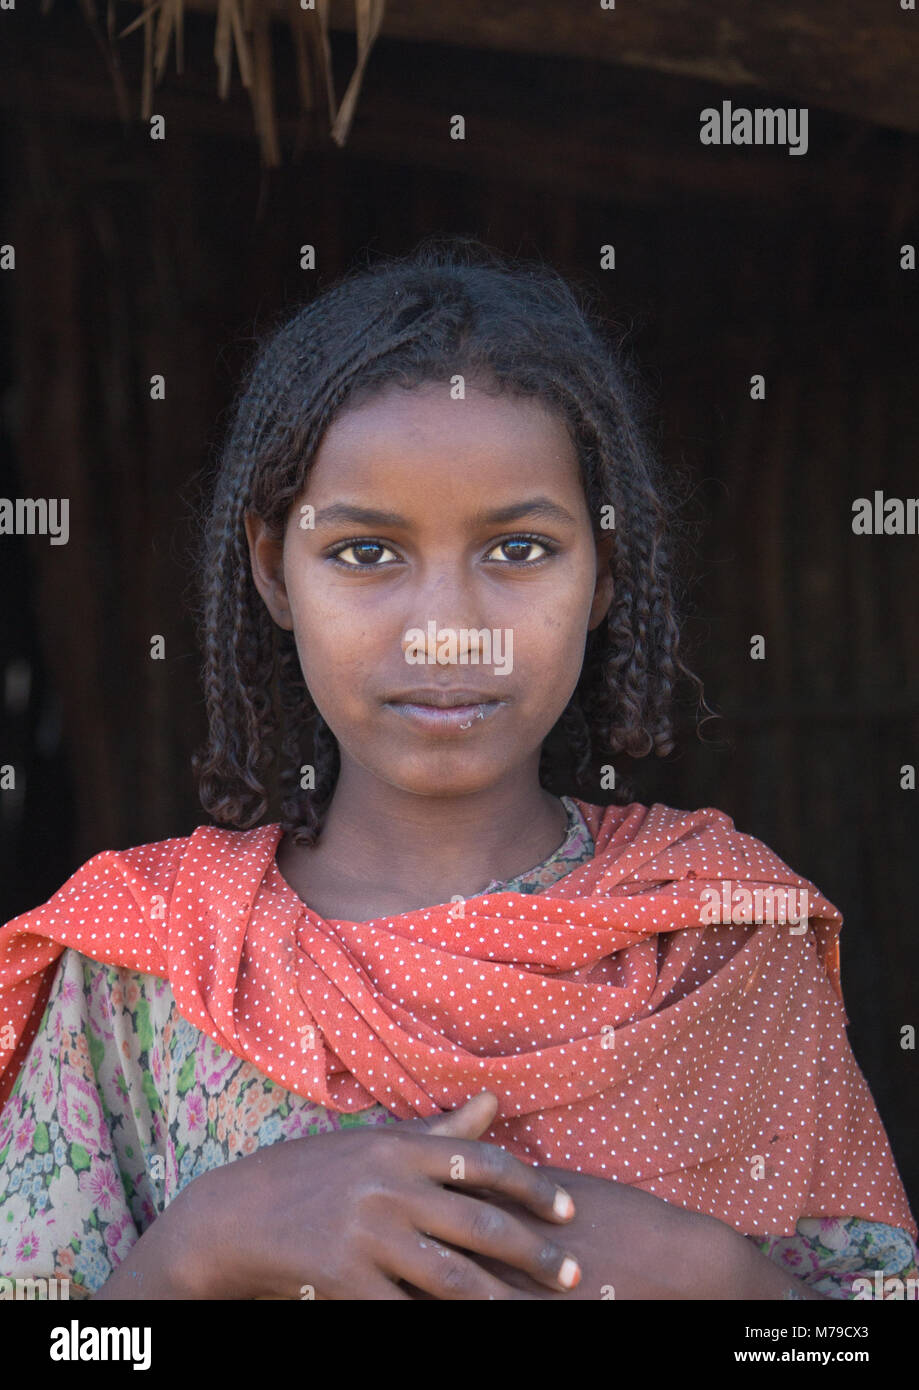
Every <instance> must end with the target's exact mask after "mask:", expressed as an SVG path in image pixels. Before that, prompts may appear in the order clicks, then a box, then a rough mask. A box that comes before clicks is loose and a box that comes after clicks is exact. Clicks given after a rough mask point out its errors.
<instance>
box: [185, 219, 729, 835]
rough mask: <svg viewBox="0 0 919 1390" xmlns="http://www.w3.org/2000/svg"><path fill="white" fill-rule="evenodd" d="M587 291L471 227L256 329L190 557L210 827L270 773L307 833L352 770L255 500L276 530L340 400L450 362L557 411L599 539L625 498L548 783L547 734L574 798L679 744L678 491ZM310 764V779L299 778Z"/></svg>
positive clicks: (255, 794) (255, 796)
mask: <svg viewBox="0 0 919 1390" xmlns="http://www.w3.org/2000/svg"><path fill="white" fill-rule="evenodd" d="M578 290H579V291H580V294H581V298H580V299H579V297H578ZM590 297H591V296H590V292H589V291H588V290H586V289H585V287H584V286H578V287H577V288H575V286H574V285H573V284H572V283H571V282H570V281H568V280H565V279H563V278H562V277H561V276H560V275H559V274H558V272H556V271H555V270H553V269H552V268H551V267H549V266H547V265H545V264H543V263H541V262H535V261H521V260H519V259H514V260H511V259H509V258H506V257H504V256H503V255H501V254H500V253H499V252H496V251H494V250H492V249H491V248H489V247H486V246H484V245H482V244H481V243H480V242H478V241H477V240H476V239H475V238H472V237H464V236H451V237H445V238H439V237H429V238H426V239H425V241H423V242H421V243H420V245H419V246H418V247H416V249H415V250H414V251H413V252H411V253H410V254H409V255H406V256H403V257H386V258H380V259H379V260H378V261H377V262H376V263H375V264H372V265H370V264H368V265H366V266H363V267H358V268H356V269H352V270H350V271H349V272H348V273H347V274H345V275H344V276H342V277H341V278H340V279H339V280H337V281H336V282H335V283H334V284H333V285H331V286H330V287H329V288H327V289H325V290H324V291H323V292H321V293H320V294H319V295H318V296H317V297H316V298H315V299H314V300H313V301H311V302H310V303H308V304H307V305H305V306H304V307H301V308H299V309H298V310H297V311H296V312H295V313H294V314H293V315H292V316H289V315H282V316H280V318H279V319H278V320H277V321H275V322H274V323H273V324H272V325H271V326H270V327H269V329H268V330H266V331H265V332H264V333H263V334H262V335H261V337H260V338H259V339H258V340H257V346H256V349H255V351H254V353H253V355H252V358H251V360H250V364H249V366H248V368H247V370H246V373H245V381H244V384H243V387H242V389H241V391H240V392H239V394H238V396H237V399H236V401H235V404H234V406H233V407H232V410H231V416H230V425H229V429H228V431H227V434H226V438H225V442H224V444H223V446H222V448H221V450H220V453H219V458H218V463H217V475H216V479H215V481H214V486H213V493H212V500H211V502H210V505H209V507H208V509H207V511H206V514H205V516H204V517H203V527H202V534H201V537H200V540H199V543H198V550H197V560H198V572H199V575H200V579H199V581H198V597H197V601H196V602H195V604H194V609H195V613H196V616H197V618H198V622H199V625H200V628H201V632H202V646H203V657H204V662H203V688H204V696H205V703H206V710H207V717H208V738H207V741H206V743H205V745H204V746H203V747H202V748H201V749H200V750H199V751H198V752H196V753H195V754H194V757H193V760H192V767H193V770H194V774H195V777H196V779H197V783H198V792H199V797H200V800H201V804H202V806H203V807H204V809H205V810H206V811H207V812H208V814H209V815H210V816H212V817H213V819H214V820H216V821H217V822H219V823H221V824H225V825H230V826H233V827H236V828H239V829H246V828H249V827H250V826H252V825H254V824H255V823H256V822H257V821H259V820H260V819H261V817H262V816H263V815H264V814H265V812H266V810H267V808H268V806H269V804H270V803H269V789H268V786H267V782H268V774H269V772H270V771H271V770H272V769H276V779H277V793H278V797H279V803H280V809H281V819H282V824H283V827H284V829H285V831H287V832H288V833H289V834H291V835H292V836H293V837H294V839H295V840H296V841H297V842H298V843H300V844H307V845H312V844H315V843H316V842H317V841H318V839H319V837H320V834H321V830H322V824H323V819H324V816H325V812H326V810H327V807H328V804H329V802H330V800H331V797H332V793H333V792H334V789H335V783H336V780H337V777H338V771H339V768H340V754H339V748H338V742H337V740H336V738H335V736H334V735H333V734H332V732H331V730H330V729H329V728H328V726H327V724H326V722H325V720H324V719H323V718H322V716H321V715H320V713H319V711H318V710H317V709H316V707H315V705H314V704H313V702H312V699H311V697H310V694H309V691H308V689H307V687H306V685H305V682H304V679H303V673H302V670H301V667H300V661H299V657H298V654H297V650H296V646H295V642H294V636H293V633H292V632H289V631H287V630H285V629H281V628H279V627H278V626H277V625H276V624H275V623H274V621H273V619H272V618H271V615H270V614H269V612H268V610H267V608H266V607H265V604H264V602H263V600H262V598H261V596H260V594H259V593H258V591H257V589H256V587H255V584H254V582H253V579H252V574H251V568H250V559H249V551H248V541H247V537H246V532H245V525H244V518H245V515H246V513H247V512H252V513H254V514H255V515H256V516H258V517H259V518H261V519H262V521H263V522H264V524H265V527H266V530H267V532H268V534H269V535H270V536H272V537H273V538H274V539H276V540H281V538H282V537H283V535H284V531H285V527H286V522H287V516H288V513H289V509H290V507H291V505H292V503H293V502H294V500H295V499H296V498H297V497H298V496H299V495H300V493H301V492H302V490H303V488H304V487H305V485H306V481H307V479H308V476H309V472H310V467H311V464H312V460H313V458H314V456H315V454H316V451H317V450H318V448H319V445H320V443H321V440H322V437H323V434H324V433H325V431H326V430H327V429H328V427H329V425H330V424H331V422H332V420H333V418H334V417H335V416H336V414H337V413H338V412H340V411H341V410H343V409H344V408H345V407H346V406H348V405H356V404H358V403H359V402H360V401H361V400H363V399H364V398H366V397H367V396H369V395H372V394H373V392H374V391H375V390H380V389H382V388H383V387H384V386H387V385H390V384H400V385H402V386H404V387H406V388H411V387H414V386H419V385H421V384H422V383H426V382H431V381H442V382H447V381H449V380H450V378H451V377H453V376H454V375H455V374H456V373H462V374H463V375H465V376H474V377H475V378H477V379H479V378H481V379H489V380H491V381H492V382H493V383H495V385H496V387H497V389H498V390H499V391H508V392H513V393H514V394H516V395H523V396H526V395H531V396H535V397H538V398H539V399H540V400H541V401H542V402H543V403H544V404H545V405H546V406H548V407H549V408H550V409H554V410H555V411H556V412H557V413H560V414H561V416H562V417H563V418H564V419H565V420H566V421H567V424H568V427H569V430H570V433H571V437H572V440H573V442H574V444H575V447H576V451H577V455H578V459H579V464H580V471H581V478H582V482H583V485H584V491H585V497H586V500H587V505H588V508H589V510H590V512H591V515H592V517H593V519H594V525H595V528H596V529H597V531H598V532H599V528H600V525H601V516H602V515H603V513H602V512H601V508H603V507H605V506H606V507H609V506H611V507H612V508H613V509H614V510H613V512H612V516H613V518H614V531H613V534H614V537H615V541H614V546H613V549H612V556H611V560H610V565H611V571H612V576H613V581H614V585H615V589H614V596H613V600H612V604H611V606H610V610H609V612H608V614H607V615H606V618H605V619H604V621H603V622H601V624H600V625H599V626H598V627H597V628H595V629H594V630H592V631H590V632H589V633H588V634H587V641H586V645H585V656H584V663H583V667H582V670H581V674H580V677H579V680H578V684H577V687H576V689H575V691H574V693H573V695H572V697H571V699H570V701H569V703H568V706H567V708H566V709H565V710H564V712H563V714H562V715H561V717H560V719H559V720H558V723H557V724H556V726H555V728H554V729H553V730H552V731H550V735H549V736H548V737H547V739H546V740H545V741H544V745H543V749H542V752H541V756H540V781H541V783H542V784H543V785H546V784H547V783H548V782H550V781H551V780H552V773H551V767H552V761H553V754H552V753H551V751H550V750H551V749H552V747H553V746H554V747H556V748H560V749H561V757H560V765H562V766H563V768H564V771H563V773H562V774H561V780H562V781H563V782H566V783H567V785H566V786H564V787H563V788H562V790H565V791H568V792H569V793H570V792H571V791H572V788H574V794H576V793H577V789H578V788H579V787H580V785H581V781H580V779H581V778H583V777H584V776H585V774H586V773H587V771H588V768H589V767H590V765H591V761H592V759H594V758H596V757H599V758H600V759H601V760H602V759H607V760H608V759H609V758H610V757H611V756H612V755H613V754H616V753H625V754H627V755H628V756H630V757H633V758H642V757H644V756H646V755H647V754H648V753H649V752H651V751H652V750H653V751H654V753H655V754H656V755H657V756H658V757H663V756H665V755H666V754H668V753H669V752H670V751H671V750H672V749H673V747H674V739H673V732H672V725H671V713H670V710H671V702H672V698H673V690H674V686H675V685H676V683H677V681H678V680H679V679H680V678H682V677H686V678H688V679H689V680H690V681H692V682H693V684H694V685H695V686H696V688H697V690H698V691H699V695H700V698H701V703H703V704H704V695H703V691H702V683H701V681H699V679H698V677H697V676H695V675H694V674H693V672H692V671H690V670H689V669H688V667H686V666H685V665H684V664H683V662H682V661H681V660H680V658H679V656H678V648H679V629H678V624H677V620H676V616H675V600H674V595H673V592H672V581H671V573H670V571H671V545H672V541H671V537H670V535H669V534H668V533H669V531H670V525H669V523H670V520H671V513H672V512H674V511H675V500H674V499H675V495H676V494H675V492H674V493H673V496H671V495H670V493H668V491H667V487H666V486H665V483H666V484H667V485H668V486H670V487H671V488H672V486H673V479H672V478H671V479H667V480H665V479H664V478H663V477H662V476H660V474H659V470H658V469H657V467H656V464H655V460H654V458H653V457H652V451H651V449H650V447H649V444H648V442H647V439H646V435H645V429H644V423H643V419H642V415H643V412H644V411H646V409H647V407H646V404H645V399H646V398H645V396H644V395H643V388H642V387H641V386H640V384H639V383H638V381H637V379H636V378H635V376H634V373H633V372H632V369H631V367H630V366H629V364H628V363H627V361H626V359H625V356H624V353H623V352H622V351H621V346H619V347H617V346H614V345H613V344H612V343H611V342H610V341H609V340H608V339H607V337H606V335H605V332H604V328H603V326H602V325H601V321H600V318H599V316H595V315H594V313H593V308H592V306H588V303H587V301H588V300H589V299H590ZM582 301H583V302H582ZM606 515H607V516H608V515H609V513H607V514H606ZM706 708H707V706H706ZM554 756H558V754H556V755H554ZM305 766H311V767H312V768H313V770H314V779H313V780H314V785H313V786H304V785H303V784H302V770H303V769H304V767H305ZM616 782H617V785H616V786H615V788H614V789H613V793H612V799H613V800H615V801H626V800H629V799H631V796H632V791H631V787H630V786H629V784H628V783H627V782H626V781H620V780H619V779H616ZM586 799H593V798H591V797H587V798H586Z"/></svg>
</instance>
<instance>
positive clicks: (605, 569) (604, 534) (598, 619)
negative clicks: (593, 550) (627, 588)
mask: <svg viewBox="0 0 919 1390" xmlns="http://www.w3.org/2000/svg"><path fill="white" fill-rule="evenodd" d="M614 540H615V538H614V536H613V534H612V532H611V531H601V532H600V534H599V535H595V536H594V542H595V544H596V547H597V583H596V587H595V588H594V597H593V602H592V603H591V605H590V617H589V619H588V623H587V630H588V632H592V631H593V629H594V628H595V627H599V626H600V624H601V623H602V621H603V619H604V618H605V617H606V615H607V613H608V612H609V607H610V604H611V603H612V601H613V594H614V592H615V586H614V584H613V575H612V571H611V569H610V564H611V562H612V558H613V544H614Z"/></svg>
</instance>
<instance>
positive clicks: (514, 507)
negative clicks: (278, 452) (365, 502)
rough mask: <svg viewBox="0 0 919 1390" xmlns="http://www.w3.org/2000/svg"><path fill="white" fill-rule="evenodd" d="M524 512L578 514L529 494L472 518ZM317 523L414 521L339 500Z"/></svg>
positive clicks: (498, 518)
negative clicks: (519, 499)
mask: <svg viewBox="0 0 919 1390" xmlns="http://www.w3.org/2000/svg"><path fill="white" fill-rule="evenodd" d="M524 516H540V517H542V518H543V519H544V520H546V521H560V522H571V523H572V524H574V522H575V518H574V517H573V516H572V515H571V513H570V512H569V511H568V510H567V509H566V508H565V507H562V506H560V505H559V504H558V503H557V502H553V501H552V499H551V498H549V497H529V498H527V499H526V501H525V502H512V503H511V504H510V505H509V506H507V507H498V508H496V509H495V510H494V511H490V512H475V513H474V514H473V515H472V516H471V517H470V518H469V520H470V522H471V523H472V525H473V526H491V525H498V524H500V523H501V522H505V521H518V520H519V519H520V518H521V517H524ZM314 521H315V525H316V526H322V525H329V526H331V525H336V524H338V523H341V522H346V521H347V522H354V523H356V524H357V525H359V526H401V527H402V528H403V529H404V530H408V529H409V528H410V526H411V522H410V521H409V520H408V519H407V518H406V517H404V516H400V515H399V513H398V512H382V511H379V510H377V508H375V507H357V506H352V505H351V504H350V503H347V502H335V503H333V504H332V505H331V506H330V507H322V508H320V510H319V511H318V512H317V513H316V515H315V518H314Z"/></svg>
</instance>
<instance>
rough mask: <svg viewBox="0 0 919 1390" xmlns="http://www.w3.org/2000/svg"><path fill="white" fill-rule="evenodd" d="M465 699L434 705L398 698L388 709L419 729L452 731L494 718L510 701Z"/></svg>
mask: <svg viewBox="0 0 919 1390" xmlns="http://www.w3.org/2000/svg"><path fill="white" fill-rule="evenodd" d="M425 699H430V696H425ZM466 701H467V703H463V705H460V703H449V705H445V703H438V705H432V703H425V702H421V701H417V702H414V701H413V702H409V701H398V699H396V701H387V703H385V708H387V709H392V710H393V712H395V713H396V714H399V716H400V717H402V719H406V720H409V723H413V724H416V726H417V727H418V728H427V730H432V731H435V733H437V731H441V733H450V731H455V730H463V731H466V730H471V728H477V727H480V726H481V724H482V723H484V721H485V720H488V719H491V717H492V716H494V714H496V713H498V710H499V709H502V708H503V706H505V705H506V703H507V702H506V701H503V699H482V701H477V702H474V703H470V702H469V696H466Z"/></svg>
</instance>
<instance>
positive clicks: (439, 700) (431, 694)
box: [384, 688, 504, 709]
mask: <svg viewBox="0 0 919 1390" xmlns="http://www.w3.org/2000/svg"><path fill="white" fill-rule="evenodd" d="M503 699H504V697H503V696H502V695H495V694H494V693H492V692H490V691H484V690H432V689H430V688H428V689H424V690H402V691H400V692H399V693H398V694H397V695H390V696H388V697H387V699H386V700H385V701H384V703H385V704H387V705H421V706H422V707H425V706H430V707H432V708H434V709H458V708H461V707H466V708H469V707H472V706H474V705H491V704H495V703H496V702H498V701H503Z"/></svg>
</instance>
